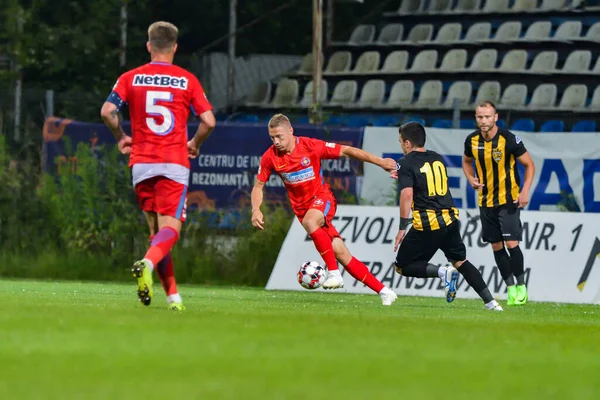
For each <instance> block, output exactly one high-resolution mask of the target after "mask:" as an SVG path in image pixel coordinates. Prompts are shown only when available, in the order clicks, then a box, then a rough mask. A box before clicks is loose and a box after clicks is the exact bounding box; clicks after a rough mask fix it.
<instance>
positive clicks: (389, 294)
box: [379, 286, 398, 306]
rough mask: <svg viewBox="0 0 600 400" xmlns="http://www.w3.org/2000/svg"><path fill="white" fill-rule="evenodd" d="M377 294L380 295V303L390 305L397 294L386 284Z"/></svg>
mask: <svg viewBox="0 0 600 400" xmlns="http://www.w3.org/2000/svg"><path fill="white" fill-rule="evenodd" d="M379 296H381V304H383V305H384V306H391V305H392V303H393V302H395V301H396V299H397V298H398V295H397V294H396V293H394V291H393V290H392V289H390V288H389V287H387V286H386V287H384V288H383V289H381V292H379Z"/></svg>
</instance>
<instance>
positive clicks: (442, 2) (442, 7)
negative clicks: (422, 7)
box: [427, 0, 453, 14]
mask: <svg viewBox="0 0 600 400" xmlns="http://www.w3.org/2000/svg"><path fill="white" fill-rule="evenodd" d="M452 2H453V0H429V7H428V8H427V13H429V14H445V13H447V12H448V11H450V7H451V6H452Z"/></svg>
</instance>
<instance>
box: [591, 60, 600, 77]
mask: <svg viewBox="0 0 600 400" xmlns="http://www.w3.org/2000/svg"><path fill="white" fill-rule="evenodd" d="M591 73H592V74H594V75H598V74H600V56H598V58H597V59H596V64H594V68H592V71H591Z"/></svg>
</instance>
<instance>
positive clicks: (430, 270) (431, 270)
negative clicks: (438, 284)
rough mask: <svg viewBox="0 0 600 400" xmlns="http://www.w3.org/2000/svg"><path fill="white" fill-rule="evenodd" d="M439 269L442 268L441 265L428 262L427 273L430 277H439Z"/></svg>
mask: <svg viewBox="0 0 600 400" xmlns="http://www.w3.org/2000/svg"><path fill="white" fill-rule="evenodd" d="M439 269H440V266H439V265H435V264H427V267H425V273H426V274H427V277H428V278H439V277H440V276H439V275H438V270H439Z"/></svg>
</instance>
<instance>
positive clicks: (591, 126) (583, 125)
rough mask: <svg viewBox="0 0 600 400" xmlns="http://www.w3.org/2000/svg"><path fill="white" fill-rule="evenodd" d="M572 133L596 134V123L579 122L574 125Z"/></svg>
mask: <svg viewBox="0 0 600 400" xmlns="http://www.w3.org/2000/svg"><path fill="white" fill-rule="evenodd" d="M571 132H596V121H579V122H576V123H575V124H573V126H572V127H571Z"/></svg>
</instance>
